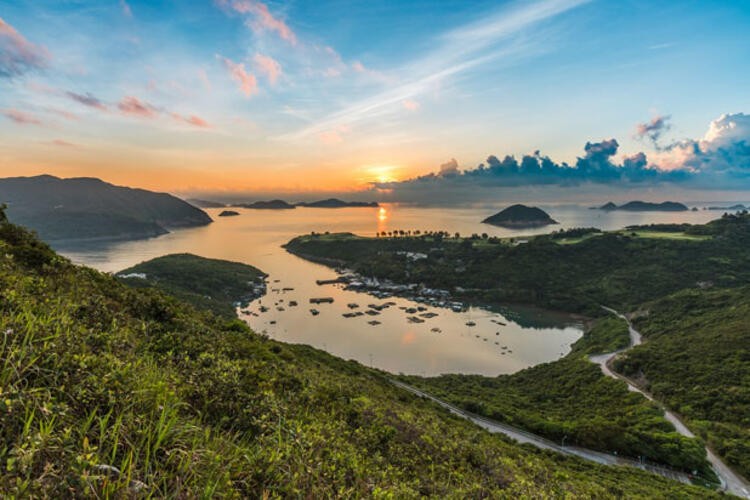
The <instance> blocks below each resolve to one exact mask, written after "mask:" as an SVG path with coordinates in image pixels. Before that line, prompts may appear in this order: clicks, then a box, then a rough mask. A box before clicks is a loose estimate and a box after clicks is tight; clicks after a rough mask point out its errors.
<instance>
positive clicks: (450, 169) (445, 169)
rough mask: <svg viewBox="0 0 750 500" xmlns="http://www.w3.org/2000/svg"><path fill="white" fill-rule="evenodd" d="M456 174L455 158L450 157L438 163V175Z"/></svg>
mask: <svg viewBox="0 0 750 500" xmlns="http://www.w3.org/2000/svg"><path fill="white" fill-rule="evenodd" d="M456 174H458V162H457V161H456V159H455V158H451V159H450V160H449V161H447V162H445V163H443V164H442V165H440V173H439V175H441V176H443V177H446V176H449V175H456Z"/></svg>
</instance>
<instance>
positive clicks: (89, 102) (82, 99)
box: [65, 91, 107, 111]
mask: <svg viewBox="0 0 750 500" xmlns="http://www.w3.org/2000/svg"><path fill="white" fill-rule="evenodd" d="M65 95H66V96H67V97H69V98H70V99H72V100H73V101H75V102H77V103H79V104H83V105H84V106H87V107H89V108H95V109H98V110H100V111H107V105H106V104H104V103H103V102H102V101H101V100H100V99H99V98H97V97H94V96H93V95H91V94H90V93H88V92H87V93H85V94H77V93H75V92H71V91H66V92H65Z"/></svg>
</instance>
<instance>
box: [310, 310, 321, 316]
mask: <svg viewBox="0 0 750 500" xmlns="http://www.w3.org/2000/svg"><path fill="white" fill-rule="evenodd" d="M310 314H312V315H313V316H317V315H318V314H320V311H318V310H317V309H310Z"/></svg>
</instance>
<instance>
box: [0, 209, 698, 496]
mask: <svg viewBox="0 0 750 500" xmlns="http://www.w3.org/2000/svg"><path fill="white" fill-rule="evenodd" d="M0 360H1V361H0V466H2V468H3V474H2V475H0V493H2V496H4V497H11V498H12V497H52V498H69V497H92V498H105V497H185V498H195V497H229V498H260V497H263V498H280V497H306V498H329V497H345V498H358V497H376V498H417V497H437V498H450V497H452V498H482V497H495V498H521V497H524V498H530V497H535V498H544V497H582V498H610V497H628V498H652V497H654V496H660V497H672V498H706V497H707V496H711V495H712V493H711V492H709V491H707V490H704V489H700V488H697V487H692V486H685V485H681V484H678V483H675V482H671V481H668V480H666V479H663V478H660V477H657V476H654V475H651V474H648V473H645V472H641V471H638V470H634V469H629V468H620V467H603V466H597V465H594V464H591V463H587V462H584V461H581V460H578V459H573V458H568V457H564V456H561V455H557V454H553V453H545V452H542V451H538V450H535V449H530V448H527V447H525V446H519V445H516V444H513V443H510V442H509V441H507V440H505V439H503V438H501V437H499V436H494V435H490V434H488V433H486V432H484V431H482V430H480V429H478V428H476V427H475V426H474V425H472V424H470V423H468V422H466V421H464V420H462V419H459V418H457V417H453V416H451V415H450V414H449V413H447V412H446V411H444V410H442V409H439V408H437V407H436V406H435V405H434V404H431V403H429V402H426V401H423V400H420V399H418V398H416V397H413V396H411V395H409V394H407V393H405V392H404V391H402V390H399V389H397V388H395V387H394V386H393V385H392V384H390V383H389V382H388V381H387V380H386V379H385V378H384V377H383V376H382V375H381V374H379V373H377V372H374V371H371V370H368V369H366V368H364V367H362V366H361V365H359V364H357V363H355V362H347V361H343V360H341V359H338V358H335V357H333V356H330V355H328V354H326V353H323V352H321V351H318V350H315V349H312V348H310V347H307V346H299V345H286V344H282V343H279V342H275V341H272V340H269V339H267V338H264V337H262V336H259V335H256V334H254V333H253V332H251V331H250V330H249V329H248V328H247V327H246V326H245V325H244V324H243V323H241V322H239V321H238V320H224V319H221V318H218V317H216V316H213V315H211V314H210V313H208V312H201V311H198V310H194V309H192V308H191V307H190V306H189V305H186V304H183V303H181V302H179V301H177V300H176V299H173V298H169V297H167V296H165V295H164V294H162V292H160V291H158V290H155V289H133V288H129V287H126V286H124V285H123V284H121V283H119V282H118V281H117V280H116V279H114V278H113V277H111V276H108V275H105V274H102V273H99V272H96V271H94V270H92V269H88V268H83V267H77V266H73V265H72V264H70V263H69V262H68V261H67V260H65V259H63V258H61V257H59V256H57V255H56V254H55V253H54V252H53V251H51V250H50V249H49V247H47V246H46V245H44V244H43V243H40V242H39V241H38V240H36V239H35V238H34V237H33V236H32V235H30V234H29V233H28V232H26V231H25V230H23V229H21V228H19V227H17V226H13V225H10V224H8V223H6V222H5V221H4V216H3V215H2V212H1V211H0Z"/></svg>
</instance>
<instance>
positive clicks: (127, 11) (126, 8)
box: [120, 0, 133, 19]
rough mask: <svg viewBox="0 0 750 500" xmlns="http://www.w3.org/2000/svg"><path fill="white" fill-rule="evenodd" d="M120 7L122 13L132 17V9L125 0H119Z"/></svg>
mask: <svg viewBox="0 0 750 500" xmlns="http://www.w3.org/2000/svg"><path fill="white" fill-rule="evenodd" d="M120 9H121V10H122V15H124V16H125V17H127V18H129V19H132V17H133V10H132V9H131V8H130V5H129V4H128V2H127V1H126V0H120Z"/></svg>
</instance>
